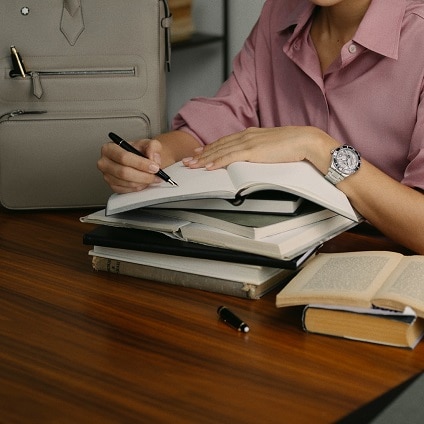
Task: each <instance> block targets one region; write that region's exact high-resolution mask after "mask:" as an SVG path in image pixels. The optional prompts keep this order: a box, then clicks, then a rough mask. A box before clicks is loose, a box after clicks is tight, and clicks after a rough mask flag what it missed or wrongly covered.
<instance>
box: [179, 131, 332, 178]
mask: <svg viewBox="0 0 424 424" xmlns="http://www.w3.org/2000/svg"><path fill="white" fill-rule="evenodd" d="M328 139H329V140H331V141H332V142H331V146H330V148H329V149H326V150H328V151H330V150H331V148H332V147H334V146H337V145H338V143H337V142H336V141H335V140H334V139H332V138H331V137H330V136H328V135H327V134H326V133H324V132H323V131H321V130H320V129H318V128H315V127H307V126H286V127H276V128H248V129H246V130H244V131H241V132H239V133H234V134H231V135H229V136H226V137H222V138H220V139H218V140H216V141H214V142H213V143H211V144H208V145H206V146H203V147H199V148H197V149H195V154H194V156H193V157H189V158H185V159H183V163H184V164H185V165H186V166H188V167H190V168H203V167H205V168H206V169H209V170H212V169H217V168H223V167H225V166H227V165H229V164H230V163H232V162H260V163H276V162H298V161H301V160H304V159H306V160H309V161H311V162H312V163H314V164H315V165H317V164H316V163H315V161H319V158H318V155H317V152H319V151H320V147H321V148H322V147H323V144H322V143H320V141H322V140H325V141H326V142H327V143H329V141H328ZM329 144H330V143H329ZM326 157H327V161H328V158H329V154H328V152H327V155H326ZM327 165H328V163H326V164H325V165H324V166H327Z"/></svg>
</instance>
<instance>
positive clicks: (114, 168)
mask: <svg viewBox="0 0 424 424" xmlns="http://www.w3.org/2000/svg"><path fill="white" fill-rule="evenodd" d="M131 144H132V145H133V146H134V147H135V148H136V149H138V150H140V152H142V153H143V155H144V156H145V157H144V158H143V157H141V156H137V155H135V154H134V153H131V152H127V151H126V150H124V149H122V148H121V147H119V146H117V145H116V144H115V143H106V144H104V145H103V146H102V151H101V157H100V159H99V160H98V162H97V167H98V169H99V170H100V171H101V172H102V173H103V177H104V179H105V181H106V182H107V183H108V184H109V185H110V187H111V188H112V190H113V191H115V192H116V193H130V192H133V191H140V190H143V189H144V188H146V187H147V186H149V185H150V184H154V183H160V182H162V180H161V179H160V178H159V177H157V176H156V175H155V174H156V172H158V171H159V168H160V167H163V168H165V167H167V166H169V165H171V164H173V163H175V162H177V161H179V160H181V159H182V158H183V157H184V156H187V155H192V154H193V151H194V149H195V148H196V147H198V146H199V142H198V141H197V140H196V139H195V138H194V137H193V136H191V135H189V134H188V133H186V132H183V131H178V130H177V131H170V132H167V133H163V134H159V135H157V136H156V138H155V139H154V140H147V139H144V140H139V141H136V142H134V143H131ZM146 158H148V159H146Z"/></svg>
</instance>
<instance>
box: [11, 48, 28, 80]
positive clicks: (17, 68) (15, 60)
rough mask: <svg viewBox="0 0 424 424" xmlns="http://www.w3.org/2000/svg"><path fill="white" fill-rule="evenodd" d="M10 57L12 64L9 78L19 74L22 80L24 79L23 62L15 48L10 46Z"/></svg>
mask: <svg viewBox="0 0 424 424" xmlns="http://www.w3.org/2000/svg"><path fill="white" fill-rule="evenodd" d="M10 57H11V58H12V64H13V70H12V71H11V72H10V74H11V76H12V75H14V76H16V75H19V74H20V75H21V76H22V78H26V75H27V71H26V69H25V65H24V61H23V60H22V57H21V55H20V54H19V52H18V51H17V50H16V47H15V46H10Z"/></svg>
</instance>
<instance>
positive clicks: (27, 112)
mask: <svg viewBox="0 0 424 424" xmlns="http://www.w3.org/2000/svg"><path fill="white" fill-rule="evenodd" d="M42 113H47V110H22V109H17V110H13V111H11V112H6V113H4V114H3V115H1V116H0V122H2V121H8V120H9V119H10V118H13V117H15V116H20V115H39V114H42Z"/></svg>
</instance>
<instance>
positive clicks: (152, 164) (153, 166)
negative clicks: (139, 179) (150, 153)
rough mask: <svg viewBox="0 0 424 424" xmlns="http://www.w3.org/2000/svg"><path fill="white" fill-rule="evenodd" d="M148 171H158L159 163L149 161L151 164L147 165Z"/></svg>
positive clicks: (153, 172) (154, 172)
mask: <svg viewBox="0 0 424 424" xmlns="http://www.w3.org/2000/svg"><path fill="white" fill-rule="evenodd" d="M149 171H150V172H151V173H152V174H156V172H158V171H159V165H157V164H156V163H151V164H150V165H149Z"/></svg>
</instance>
